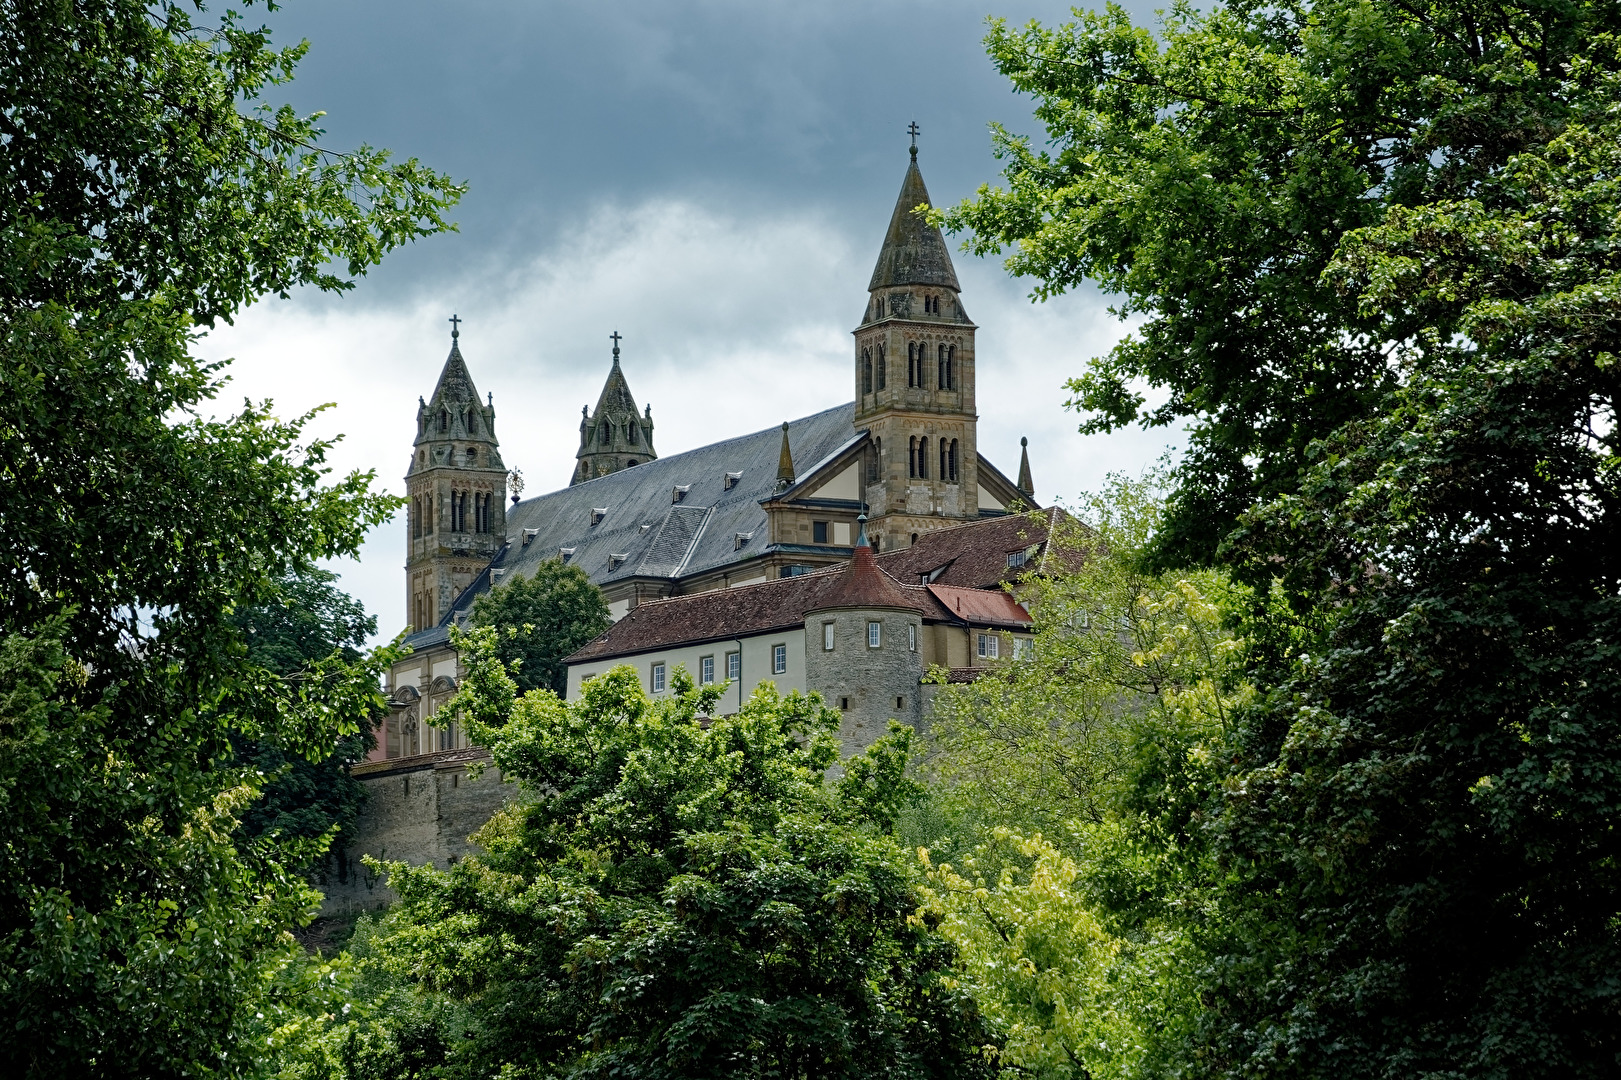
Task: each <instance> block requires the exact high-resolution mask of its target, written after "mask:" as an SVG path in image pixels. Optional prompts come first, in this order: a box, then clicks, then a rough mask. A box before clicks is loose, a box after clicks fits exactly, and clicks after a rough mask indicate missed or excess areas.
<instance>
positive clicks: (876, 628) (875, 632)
mask: <svg viewBox="0 0 1621 1080" xmlns="http://www.w3.org/2000/svg"><path fill="white" fill-rule="evenodd" d="M883 644H884V624H883V623H881V622H879V621H878V620H877V619H874V620H873V621H871V622H869V623H868V624H867V648H869V649H877V648H880V647H882V646H883Z"/></svg>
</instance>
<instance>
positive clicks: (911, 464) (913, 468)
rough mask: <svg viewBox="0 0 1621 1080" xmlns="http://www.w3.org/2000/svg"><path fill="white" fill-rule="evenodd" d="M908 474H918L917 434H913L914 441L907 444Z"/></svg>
mask: <svg viewBox="0 0 1621 1080" xmlns="http://www.w3.org/2000/svg"><path fill="white" fill-rule="evenodd" d="M906 475H907V476H916V475H917V436H916V435H913V436H912V441H911V442H909V443H907V445H906Z"/></svg>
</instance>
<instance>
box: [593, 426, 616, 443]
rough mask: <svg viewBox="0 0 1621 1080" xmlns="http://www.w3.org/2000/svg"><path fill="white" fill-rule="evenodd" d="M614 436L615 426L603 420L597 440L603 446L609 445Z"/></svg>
mask: <svg viewBox="0 0 1621 1080" xmlns="http://www.w3.org/2000/svg"><path fill="white" fill-rule="evenodd" d="M613 438H614V432H613V426H612V425H611V424H609V423H608V421H607V420H603V421H602V429H601V432H600V433H599V435H598V437H597V442H598V443H600V444H601V445H603V446H607V445H608V444H609V443H611V442H613Z"/></svg>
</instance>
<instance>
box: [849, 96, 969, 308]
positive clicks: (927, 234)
mask: <svg viewBox="0 0 1621 1080" xmlns="http://www.w3.org/2000/svg"><path fill="white" fill-rule="evenodd" d="M913 126H914V127H915V126H916V125H913ZM912 138H913V145H912V161H911V164H909V165H907V167H906V179H905V180H903V181H901V193H900V197H899V198H897V199H896V200H895V212H894V213H893V214H891V215H890V218H889V231H888V232H886V233H885V234H884V246H883V247H882V248H881V249H880V250H879V252H878V265H876V266H874V267H873V270H872V280H871V281H870V282H868V283H867V291H869V292H871V291H872V290H873V289H883V288H887V287H889V286H891V285H938V286H942V287H944V288H947V289H952V290H954V291H957V292H961V291H962V289H961V286H959V285H958V284H957V271H956V270H955V269H953V268H952V265H951V252H950V251H949V250H948V249H947V248H946V238H945V237H944V236H942V235H941V234H940V230H939V229H938V228H936V227H935V226H933V225H931V224H929V223H928V222H927V221H925V220H924V219H923V218H920V217H918V216H917V215H916V214H914V213H913V212H912V211H913V210H914V209H915V208H916V207H918V206H921V205H924V204H927V203H929V189H928V188H926V187H924V186H923V174H922V173H921V172H919V171H918V167H917V145H916V140H917V136H916V134H915V133H914V135H913V137H912Z"/></svg>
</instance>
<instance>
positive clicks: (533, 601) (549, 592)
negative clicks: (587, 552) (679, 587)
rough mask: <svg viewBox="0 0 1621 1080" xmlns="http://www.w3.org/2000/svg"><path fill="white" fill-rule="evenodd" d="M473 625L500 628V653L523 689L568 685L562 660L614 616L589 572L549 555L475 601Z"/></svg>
mask: <svg viewBox="0 0 1621 1080" xmlns="http://www.w3.org/2000/svg"><path fill="white" fill-rule="evenodd" d="M472 623H473V625H474V626H491V627H496V628H498V629H500V630H501V631H502V633H501V634H500V635H499V638H498V641H499V644H498V645H497V646H496V655H497V656H499V657H500V658H501V662H502V663H504V664H506V665H507V670H508V671H510V672H511V673H512V678H513V681H515V682H516V683H517V684H518V690H519V692H520V693H527V692H528V691H530V690H540V689H546V690H550V691H552V692H553V693H555V694H557V695H558V696H559V697H561V696H562V695H563V694H564V692H565V691H566V690H567V689H568V667H567V665H565V664H564V663H563V659H564V658H565V657H567V656H568V655H569V654H570V653H572V652H574V651H575V650H576V649H579V648H581V647H582V646H584V645H585V644H586V643H587V642H589V641H590V640H591V639H592V638H595V637H596V636H597V635H599V634H602V633H604V632H605V631H606V630H607V629H608V627H609V626H611V625H612V620H611V619H610V618H609V616H608V601H607V599H606V598H605V597H604V596H603V595H602V590H601V589H599V588H597V587H596V586H595V585H593V584H591V579H590V578H588V577H586V576H585V571H584V570H581V569H580V568H579V567H578V566H568V565H565V564H564V563H563V561H562V560H561V559H548V560H547V561H545V562H543V563H541V564H540V565H539V566H537V567H535V572H534V573H533V574H532V575H530V576H529V577H518V578H513V579H512V580H510V581H507V582H503V583H502V584H500V585H497V586H496V587H495V588H493V589H491V590H490V591H489V592H487V593H485V594H484V595H483V596H480V597H479V598H478V599H477V600H475V601H473V618H472Z"/></svg>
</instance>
